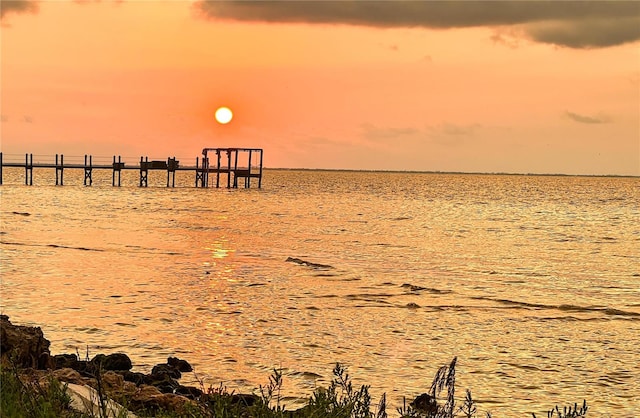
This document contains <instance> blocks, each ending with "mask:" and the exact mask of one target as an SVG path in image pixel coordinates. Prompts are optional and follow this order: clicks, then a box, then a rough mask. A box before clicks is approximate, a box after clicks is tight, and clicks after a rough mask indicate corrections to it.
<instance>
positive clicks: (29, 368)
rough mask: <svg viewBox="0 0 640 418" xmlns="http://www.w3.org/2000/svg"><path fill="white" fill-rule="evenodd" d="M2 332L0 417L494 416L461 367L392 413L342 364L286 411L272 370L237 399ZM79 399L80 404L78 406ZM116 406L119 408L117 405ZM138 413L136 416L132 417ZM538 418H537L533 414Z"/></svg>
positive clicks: (171, 366)
mask: <svg viewBox="0 0 640 418" xmlns="http://www.w3.org/2000/svg"><path fill="white" fill-rule="evenodd" d="M0 325H2V329H1V330H2V335H1V336H0V342H1V355H2V364H1V366H0V395H1V397H0V416H1V417H25V418H50V417H51V418H54V417H55V418H57V417H62V418H88V417H98V418H112V417H113V418H121V417H122V418H124V417H132V416H137V417H166V418H169V417H171V418H178V417H185V418H187V417H188V418H213V417H216V418H218V417H219V418H227V417H229V418H231V417H242V418H245V417H246V418H250V417H251V418H253V417H255V418H263V417H264V418H271V417H273V418H321V417H335V418H387V417H389V416H398V417H402V418H404V417H423V418H454V417H467V418H471V417H481V416H486V417H491V413H489V412H484V413H480V412H479V411H478V410H477V405H476V402H475V401H474V400H473V398H472V395H471V391H469V390H466V392H465V394H464V396H458V394H457V393H456V388H455V379H456V369H455V368H456V361H457V359H456V358H454V359H453V360H452V361H451V362H450V363H449V364H447V365H443V366H442V367H440V368H439V369H438V370H437V371H436V373H435V376H434V379H433V382H432V384H431V387H430V388H428V391H427V392H425V393H423V394H421V395H420V396H418V397H416V398H415V399H413V400H411V401H405V402H404V404H403V405H402V406H401V407H399V408H396V410H395V411H392V412H388V411H387V404H386V397H385V395H384V394H383V395H382V397H381V399H380V400H379V401H378V402H377V403H374V402H373V400H372V399H371V396H370V395H369V386H367V385H363V386H360V387H354V386H353V384H352V381H351V378H350V376H349V374H348V372H347V370H346V368H345V367H343V366H342V365H340V364H336V366H335V367H334V369H333V378H332V381H331V383H330V384H329V385H328V387H326V388H319V389H316V390H315V391H314V392H313V394H312V395H311V396H310V397H309V399H308V400H307V401H306V403H305V405H304V406H303V407H301V408H299V409H296V410H288V409H287V408H286V405H284V404H283V403H282V398H281V396H280V393H281V389H282V385H283V376H282V373H281V371H280V370H277V369H276V370H274V371H273V373H272V374H271V376H269V377H268V382H267V383H266V384H265V385H264V386H262V385H261V386H259V387H258V388H257V389H256V390H255V391H254V393H251V394H237V393H234V392H229V391H228V390H227V389H226V388H225V387H223V386H219V387H209V388H205V387H204V384H202V383H201V385H200V388H196V387H187V386H182V385H180V384H179V383H178V382H177V379H179V378H180V373H181V371H185V372H186V371H191V366H190V365H189V364H188V363H187V362H186V361H184V360H180V359H177V358H173V357H170V358H169V359H168V361H167V364H159V365H157V366H156V367H154V369H153V371H152V373H150V374H149V375H144V374H142V373H135V372H131V371H130V369H131V362H130V360H129V359H128V357H127V356H126V355H124V354H121V353H118V354H114V355H108V356H105V355H102V354H99V355H96V356H95V357H94V358H93V359H91V360H89V358H88V355H87V356H86V358H85V359H84V360H80V359H79V358H78V357H79V355H77V354H73V355H57V356H50V355H49V352H48V347H49V341H48V340H46V339H45V338H44V336H43V335H42V331H41V330H40V328H35V327H20V326H15V325H13V324H11V323H10V322H9V319H8V317H6V316H4V315H3V316H0ZM78 387H80V388H87V387H90V388H92V389H90V391H91V394H92V395H91V396H90V399H89V402H88V403H89V405H90V406H91V407H90V408H88V407H87V405H86V404H85V406H84V407H82V406H81V405H80V404H79V403H78V400H77V398H78V392H77V390H78V389H77V388H78ZM74 398H75V399H74ZM113 401H115V402H117V403H118V404H119V405H116V406H115V407H114V406H113V405H114V404H113ZM130 411H132V412H130ZM586 414H587V404H586V402H583V404H582V405H577V404H574V405H573V406H571V407H564V408H560V407H557V406H556V407H555V408H553V409H551V410H549V411H548V413H547V418H578V417H586ZM532 415H533V417H534V418H536V416H535V414H532Z"/></svg>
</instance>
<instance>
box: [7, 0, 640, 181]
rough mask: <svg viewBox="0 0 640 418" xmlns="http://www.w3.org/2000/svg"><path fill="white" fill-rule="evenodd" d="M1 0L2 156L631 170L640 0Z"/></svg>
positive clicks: (636, 131) (635, 161)
mask: <svg viewBox="0 0 640 418" xmlns="http://www.w3.org/2000/svg"><path fill="white" fill-rule="evenodd" d="M1 5H2V9H1V10H2V27H1V31H2V33H1V39H2V40H1V42H2V45H1V48H2V49H1V62H2V64H1V74H0V75H1V88H2V92H1V108H0V110H1V115H2V116H1V117H2V123H1V131H0V134H1V141H2V143H1V148H2V151H3V152H4V153H5V155H6V154H24V153H27V152H28V153H33V154H44V155H47V154H56V153H63V154H65V155H84V154H92V155H94V156H106V157H110V156H111V155H114V154H115V155H122V156H132V157H139V156H142V155H145V156H149V157H150V158H154V157H157V158H166V157H167V156H174V155H175V156H177V157H181V158H195V157H196V156H198V155H200V153H201V150H202V148H204V147H236V146H237V147H259V148H264V150H265V154H264V158H265V166H267V167H289V168H344V169H375V170H419V171H462V172H509V173H564V174H618V175H640V2H637V1H633V2H615V1H614V2H604V3H601V2H586V3H580V2H526V1H525V2H458V1H448V2H430V1H413V2H405V1H401V0H390V1H380V2H369V1H347V0H344V1H335V2H332V1H323V2H314V1H302V2H292V1H289V2H267V1H262V2H235V1H204V0H200V1H187V0H180V1H144V0H137V1H127V0H125V1H110V0H102V1H90V0H83V1H31V0H19V1H5V0H1ZM220 106H228V107H229V108H231V109H232V110H233V112H234V119H233V120H232V121H231V123H229V124H227V125H221V124H219V123H217V122H216V121H215V118H214V113H215V110H216V109H217V108H218V107H220Z"/></svg>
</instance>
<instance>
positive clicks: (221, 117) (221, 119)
mask: <svg viewBox="0 0 640 418" xmlns="http://www.w3.org/2000/svg"><path fill="white" fill-rule="evenodd" d="M231 119H233V112H232V111H231V109H229V108H228V107H226V106H223V107H219V108H218V110H216V120H217V121H218V123H221V124H223V125H226V124H227V123H229V122H231Z"/></svg>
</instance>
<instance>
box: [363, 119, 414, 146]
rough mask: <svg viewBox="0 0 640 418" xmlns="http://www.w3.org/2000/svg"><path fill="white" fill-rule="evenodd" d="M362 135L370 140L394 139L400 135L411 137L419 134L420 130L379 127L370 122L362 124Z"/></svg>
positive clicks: (400, 136)
mask: <svg viewBox="0 0 640 418" xmlns="http://www.w3.org/2000/svg"><path fill="white" fill-rule="evenodd" d="M361 127H362V136H363V137H364V138H365V139H368V140H370V141H375V142H377V141H386V140H390V139H391V140H396V139H400V138H402V137H405V138H406V137H411V136H414V135H416V134H419V133H420V131H419V130H418V129H416V128H381V127H378V126H374V125H371V124H368V123H367V124H363V125H362V126H361Z"/></svg>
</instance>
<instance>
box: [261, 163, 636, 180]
mask: <svg viewBox="0 0 640 418" xmlns="http://www.w3.org/2000/svg"><path fill="white" fill-rule="evenodd" d="M264 169H265V170H270V171H323V172H345V173H388V174H445V175H471V176H519V177H526V176H530V177H595V178H632V179H640V175H638V176H635V175H632V174H562V173H507V172H504V173H503V172H492V173H484V172H480V171H478V172H475V171H468V172H467V171H421V170H372V169H362V170H358V169H353V168H286V167H266V166H265V167H264Z"/></svg>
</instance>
